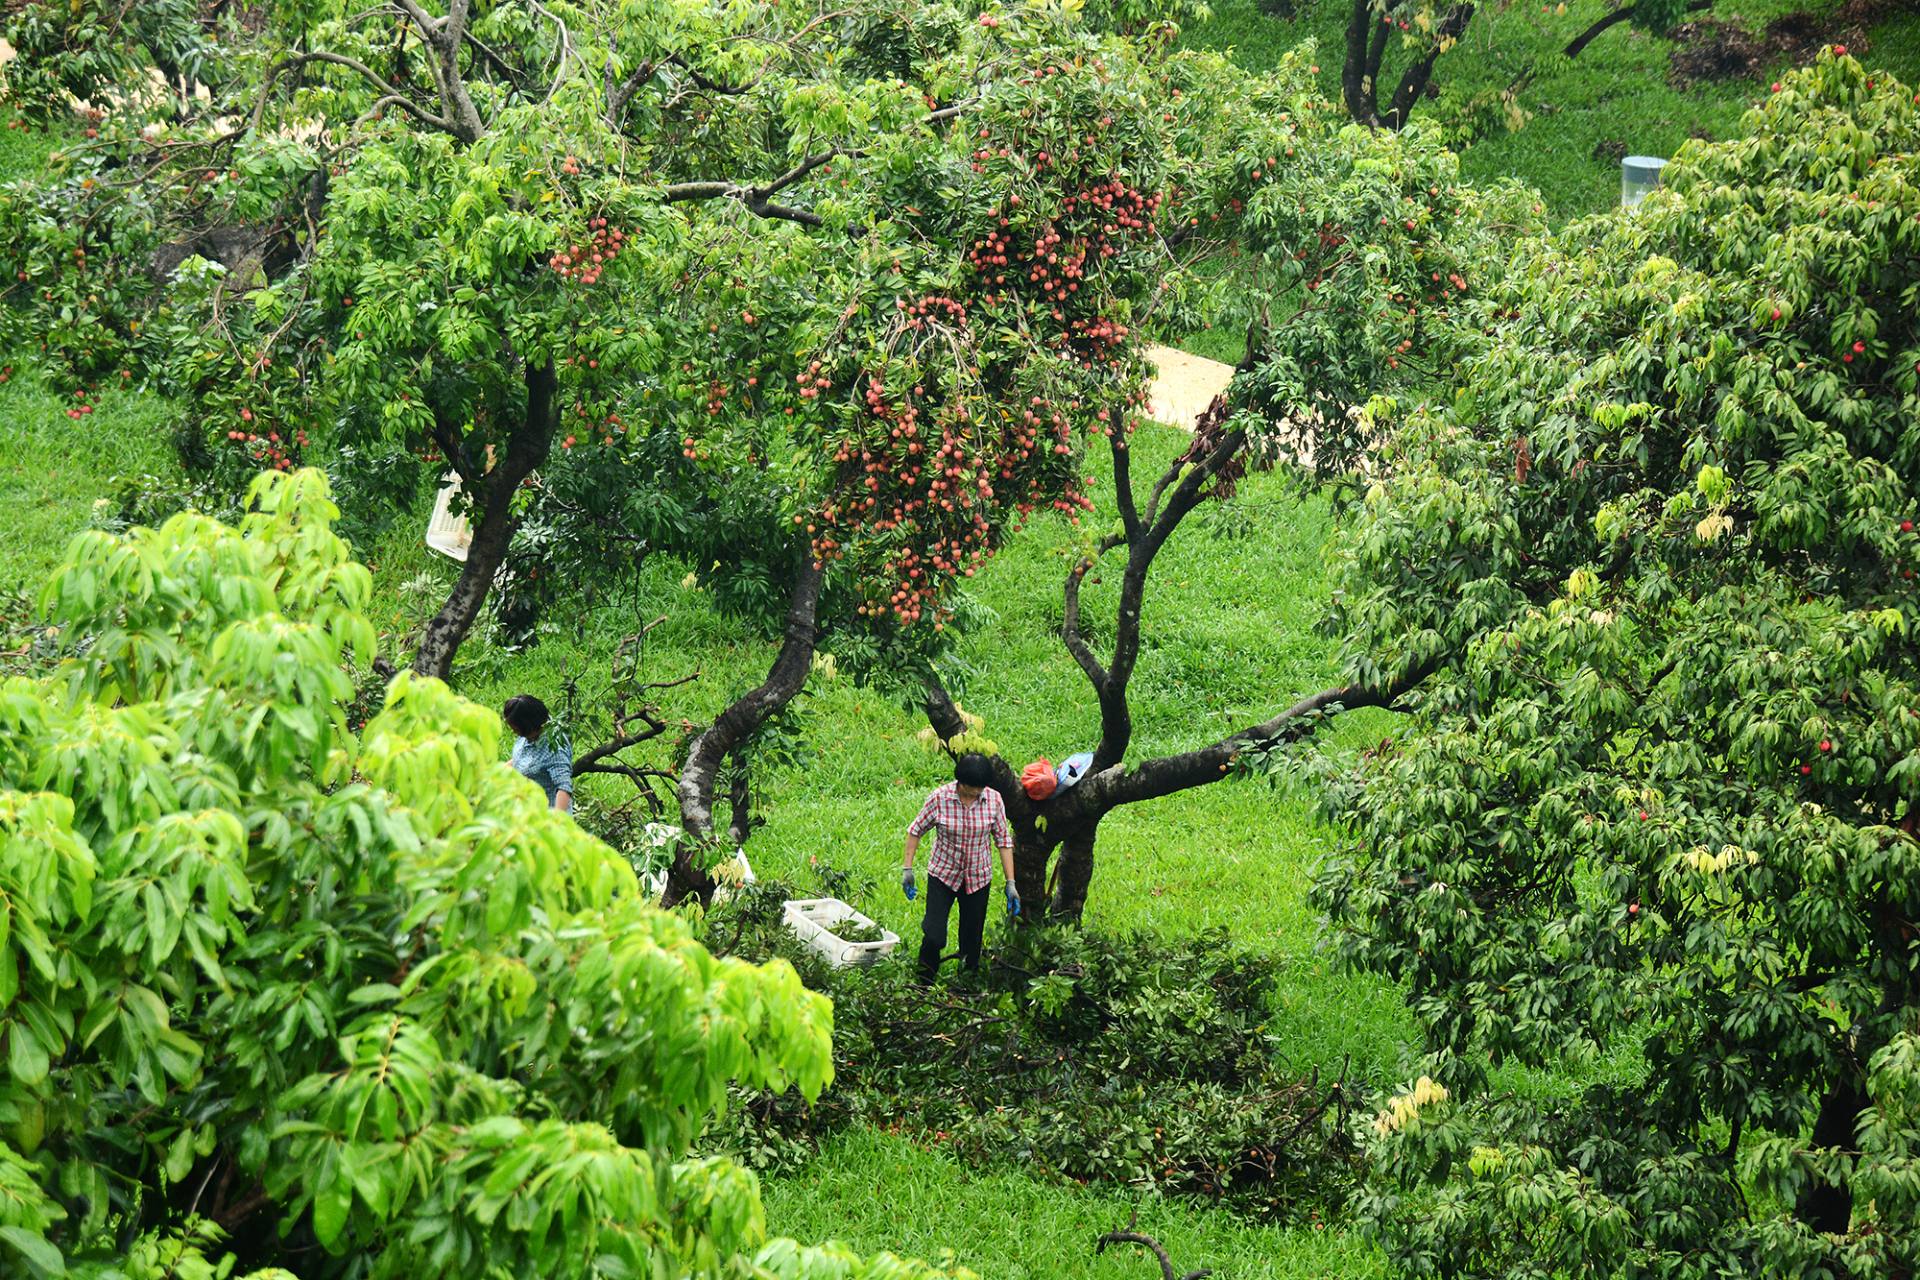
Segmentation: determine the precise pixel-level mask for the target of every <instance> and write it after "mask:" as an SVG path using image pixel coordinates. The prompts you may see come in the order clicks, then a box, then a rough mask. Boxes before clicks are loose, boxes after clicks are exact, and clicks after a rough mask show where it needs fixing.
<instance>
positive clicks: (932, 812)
mask: <svg viewBox="0 0 1920 1280" xmlns="http://www.w3.org/2000/svg"><path fill="white" fill-rule="evenodd" d="M992 780H993V770H992V768H991V767H989V766H988V764H987V761H986V757H984V756H978V755H971V754H970V755H964V756H961V757H960V758H959V759H958V760H955V761H954V762H953V781H952V782H949V783H947V784H945V785H944V786H940V787H936V788H935V789H934V792H933V794H932V795H930V796H928V797H927V802H926V803H925V804H923V805H921V806H920V816H919V817H917V818H915V819H914V820H913V822H912V824H911V825H910V826H908V827H907V849H906V857H905V859H904V861H905V864H906V865H905V866H904V867H902V868H901V871H900V888H901V889H902V890H904V891H905V892H906V895H907V899H908V901H912V899H913V895H914V884H913V855H914V854H915V853H916V852H918V851H919V848H920V837H921V836H924V835H925V834H927V832H929V831H937V832H938V833H939V834H938V835H937V836H936V837H935V839H934V845H933V852H932V853H931V854H929V855H928V857H927V914H926V918H925V920H924V921H923V922H922V923H921V926H920V976H921V977H922V978H923V979H925V980H926V981H928V982H932V981H933V979H934V976H935V974H937V973H938V972H939V969H940V952H941V951H942V950H944V949H945V947H946V945H947V917H948V916H949V915H951V914H952V912H953V904H954V903H955V902H958V903H959V904H960V963H961V965H962V966H963V967H965V968H967V969H978V968H979V967H980V936H981V934H983V933H984V932H985V931H986V924H987V890H988V888H989V887H991V886H992V884H993V862H992V860H991V859H990V858H989V857H988V856H987V843H988V841H989V840H991V841H992V843H993V844H994V845H996V846H998V847H999V850H1000V866H1001V869H1002V870H1003V871H1005V872H1006V877H1007V914H1008V915H1009V916H1017V915H1019V914H1020V894H1019V893H1018V892H1017V891H1016V890H1015V889H1014V887H1013V829H1012V828H1011V827H1009V826H1008V825H1007V807H1006V805H1005V804H1004V803H1003V802H1002V801H1001V799H1000V793H999V792H997V791H992V790H989V789H988V788H987V783H989V782H991V781H992Z"/></svg>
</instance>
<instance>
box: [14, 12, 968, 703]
mask: <svg viewBox="0 0 1920 1280" xmlns="http://www.w3.org/2000/svg"><path fill="white" fill-rule="evenodd" d="M894 8H895V9H897V7H894ZM943 14H944V18H943ZM261 16H263V17H265V18H267V19H270V20H267V21H263V22H260V23H256V24H252V25H248V26H245V27H243V28H241V29H240V30H239V31H237V32H235V33H233V38H234V39H235V40H238V41H241V42H242V45H243V48H242V50H241V51H239V52H236V53H234V54H233V55H232V57H231V59H230V63H231V64H232V65H238V66H240V67H242V68H243V69H244V73H238V72H237V73H235V74H234V75H232V76H230V77H229V78H228V79H227V80H226V81H223V82H222V83H220V84H218V85H216V86H215V88H216V89H217V90H218V92H217V93H216V95H215V98H214V101H212V102H211V103H209V104H208V105H207V106H206V107H205V108H204V109H202V110H200V111H198V112H197V113H196V114H194V115H192V116H190V117H189V118H187V119H185V120H167V121H152V120H146V119H143V118H142V117H141V116H140V115H139V113H138V112H136V111H134V110H132V109H129V110H128V111H126V112H122V113H120V114H118V115H116V117H115V118H114V119H113V120H112V121H111V122H109V123H107V124H106V125H104V126H103V128H102V129H98V130H93V132H94V133H96V134H98V135H99V136H92V137H89V138H87V139H86V140H85V141H84V142H80V143H76V144H74V145H73V146H71V147H63V148H62V149H61V150H60V151H59V152H58V153H56V155H55V156H54V158H53V163H52V164H51V165H50V171H49V173H48V174H47V175H45V177H44V179H42V180H40V181H36V182H33V183H30V184H23V185H21V186H19V187H17V188H15V189H13V190H11V191H9V192H8V193H6V195H5V198H4V199H0V224H4V225H5V226H6V228H7V229H8V230H9V231H10V232H17V233H18V234H17V235H14V236H12V237H10V238H9V241H8V248H7V251H6V255H7V265H8V266H9V267H10V268H12V270H11V271H10V272H9V275H10V276H11V281H10V282H9V283H8V284H7V286H6V294H7V298H8V300H9V301H10V302H12V303H14V304H16V305H17V307H18V308H19V310H18V311H17V313H16V321H15V329H16V331H18V332H21V333H34V334H38V335H39V336H40V338H41V340H42V341H43V342H46V343H48V345H49V351H48V355H49V357H50V360H51V361H52V362H53V363H54V364H55V365H56V366H59V367H60V368H61V372H62V374H63V376H64V377H65V378H67V379H69V380H70V381H71V382H72V383H73V384H74V386H73V389H74V390H75V392H76V396H75V399H76V412H77V413H79V414H80V415H81V416H85V412H86V405H88V404H90V403H91V401H90V394H91V391H92V388H93V387H94V386H95V385H97V382H98V380H99V379H101V378H103V377H107V378H112V377H116V376H121V374H120V371H123V370H128V371H130V370H140V371H141V372H143V373H145V372H148V371H152V372H153V374H154V376H155V378H156V381H157V382H158V383H159V384H160V386H161V387H162V389H164V390H166V391H168V392H170V393H173V394H175V395H176V396H178V397H179V398H180V400H181V402H182V403H183V404H184V405H185V406H186V412H187V414H188V421H187V423H185V424H184V425H185V427H186V430H187V434H188V435H190V436H194V437H196V438H197V440H198V441H199V442H200V443H201V444H202V445H203V446H204V447H206V448H210V449H211V450H213V451H214V452H215V453H219V452H221V451H225V452H226V453H227V454H228V455H229V456H233V457H238V458H243V459H244V460H245V461H246V462H248V463H265V464H268V465H274V466H283V467H291V466H294V465H297V463H298V462H299V461H300V458H301V455H300V453H299V446H300V443H301V436H302V434H305V435H306V436H307V437H308V438H309V439H316V438H320V437H323V436H324V441H325V443H327V444H329V445H337V444H352V445H355V446H356V447H365V446H367V445H368V444H369V443H374V444H380V445H383V446H395V445H397V446H400V447H401V448H403V449H404V450H406V451H408V452H411V453H412V454H413V455H414V456H415V457H417V458H418V459H419V460H420V462H419V465H422V466H426V465H435V466H442V465H443V466H445V467H446V468H447V469H449V470H451V471H452V472H454V473H455V474H456V475H457V476H458V477H459V478H460V480H461V482H462V488H463V492H464V495H465V499H466V501H467V502H469V503H470V504H471V516H472V523H473V528H474V539H473V544H472V547H471V549H470V551H469V555H468V559H467V562H466V565H465V567H464V569H463V571H462V573H461V575H460V578H459V581H458V582H457V583H456V585H455V587H454V589H453V591H452V593H451V594H450V596H449V598H448V599H447V601H446V603H445V605H444V606H443V607H442V608H441V609H440V610H439V612H438V613H437V614H436V616H435V617H434V618H433V619H431V620H430V621H429V622H428V624H427V626H426V628H425V631H424V634H423V636H422V638H421V642H420V646H419V653H418V656H417V659H416V666H417V667H418V669H420V670H421V671H423V672H427V673H435V674H445V673H446V672H447V671H448V670H449V669H450V666H451V662H452V660H453V655H454V653H455V651H456V649H457V646H458V644H459V642H460V640H461V639H462V638H463V637H464V636H465V635H466V633H467V631H468V630H469V629H470V628H471V626H472V625H473V622H474V620H475V618H476V617H477V616H478V614H479V610H480V607H481V604H482V602H483V601H484V598H485V596H486V594H487V591H488V590H489V588H490V586H491V584H492V581H493V579H494V577H495V575H496V573H497V572H498V570H499V568H500V566H501V564H502V563H503V559H504V555H505V552H506V549H507V546H508V545H509V543H510V541H511V538H512V534H513V532H514V530H515V528H516V527H517V524H518V522H519V519H520V517H521V513H522V508H523V506H524V498H523V497H522V491H523V487H524V486H525V485H526V483H527V481H528V480H529V478H530V477H531V476H532V475H533V473H534V472H535V471H536V470H537V469H538V468H539V467H540V466H541V465H542V464H544V463H545V462H546V461H547V460H548V459H549V458H551V457H552V456H553V453H554V451H555V450H556V449H564V448H570V447H572V445H573V444H576V443H578V444H583V445H584V444H586V443H589V442H592V443H599V444H603V445H604V444H606V443H608V442H609V440H612V441H614V442H616V443H617V442H618V441H619V440H620V439H621V438H623V437H625V436H627V435H628V433H629V432H630V431H634V430H638V431H640V432H642V433H644V432H645V431H646V430H647V424H648V418H649V414H648V413H647V412H646V410H648V409H649V407H650V406H649V405H648V404H647V394H648V392H649V390H651V391H653V392H655V393H664V392H665V391H666V389H667V386H666V384H667V377H668V375H669V374H670V373H671V372H672V371H673V370H676V369H678V368H680V367H681V366H682V365H684V364H685V363H687V360H688V359H689V358H693V359H696V360H699V361H701V362H703V363H704V362H705V361H707V360H708V359H709V358H710V357H711V355H712V354H713V353H712V351H711V347H710V345H709V344H708V342H707V339H708V338H709V336H710V335H711V334H712V333H713V332H714V330H713V329H712V326H711V323H710V318H709V317H707V316H705V315H700V316H693V317H690V316H688V315H687V314H686V312H685V311H684V309H681V308H677V307H675V306H673V305H672V304H671V302H670V298H671V295H672V293H673V291H674V290H675V289H676V288H679V287H681V286H682V285H683V284H684V283H685V281H686V280H687V279H689V278H690V273H689V270H688V267H689V262H688V254H689V253H690V252H699V251H701V250H703V249H704V248H706V247H708V246H710V245H711V244H712V243H713V242H714V241H715V239H716V238H718V235H719V233H717V232H715V231H713V230H711V229H701V230H699V231H698V233H697V234H695V229H699V228H703V227H704V225H705V224H706V223H708V222H712V223H714V224H716V225H717V226H719V227H724V228H727V229H729V231H730V233H731V234H732V236H733V240H734V244H735V247H736V249H737V251H738V252H739V253H740V255H741V256H740V258H739V260H738V263H737V265H738V267H739V274H740V275H741V276H742V277H743V279H744V281H745V284H744V289H745V291H746V292H747V293H748V294H749V295H750V296H751V297H750V301H749V303H748V305H747V306H746V307H743V308H741V310H742V312H744V313H746V314H752V312H753V311H755V310H758V311H763V312H766V313H768V314H769V315H773V314H775V313H777V311H778V310H779V308H778V307H777V305H776V304H777V295H778V291H779V290H780V289H782V288H783V287H784V284H785V282H784V281H783V280H782V279H781V278H780V275H779V266H780V264H782V263H785V262H788V261H790V259H791V255H790V254H789V252H788V251H787V248H786V246H785V244H784V242H783V241H782V240H781V239H780V238H778V237H773V238H770V239H769V240H768V241H767V247H766V248H765V249H764V251H762V250H761V249H760V247H759V246H760V244H761V240H760V239H759V238H757V237H754V236H751V235H744V234H741V230H742V228H743V227H746V226H776V225H777V226H780V227H784V228H788V229H791V230H793V231H794V233H795V234H809V235H817V236H820V237H823V238H827V239H829V240H831V241H832V242H833V243H835V244H836V245H839V244H844V243H846V241H847V238H848V237H849V236H852V235H857V234H858V232H859V229H858V228H856V227H852V226H850V224H849V221H848V216H849V215H848V212H847V211H846V210H843V209H840V208H837V207H836V206H835V203H834V193H835V192H836V191H837V190H838V187H837V186H832V185H830V184H833V183H834V182H835V180H836V177H837V174H836V170H835V164H834V162H835V161H836V160H839V159H842V158H853V157H857V156H859V155H860V154H861V153H862V152H863V151H864V150H865V149H866V148H867V146H868V145H869V143H870V140H871V137H872V136H873V135H874V134H875V133H876V132H880V131H893V130H900V129H907V128H912V129H917V130H918V131H919V132H921V133H922V134H927V135H930V136H937V134H938V133H939V132H940V131H942V130H944V129H948V128H951V127H957V126H949V125H948V124H947V123H946V122H947V121H950V120H951V119H952V117H953V116H954V115H956V114H958V113H959V110H960V109H959V108H953V109H949V108H947V107H943V106H942V105H941V103H940V97H939V95H941V94H943V93H945V92H947V91H949V90H954V91H962V92H964V91H966V90H967V88H968V86H967V84H966V82H965V81H964V80H954V81H951V82H941V83H914V84H909V83H908V82H907V81H906V80H905V79H902V78H899V77H895V78H892V79H887V80H879V79H872V78H867V77H865V76H864V75H860V74H843V72H842V70H841V61H840V60H839V59H837V58H835V57H830V56H828V55H829V54H830V53H833V52H834V51H835V50H837V49H838V48H839V46H840V44H841V40H840V36H841V34H842V32H843V29H844V28H846V27H847V26H848V25H849V24H853V23H855V22H856V20H857V19H858V17H859V16H860V15H858V14H857V13H854V12H853V11H849V10H846V9H845V8H844V7H841V8H835V9H833V10H831V11H830V12H829V11H826V10H822V9H819V8H817V7H809V6H792V5H787V6H771V5H769V6H758V5H750V6H736V5H710V6H694V7H692V8H685V9H682V10H676V11H675V14H674V15H673V17H672V19H671V20H670V21H669V20H666V19H665V18H664V17H663V16H662V15H661V14H660V13H659V12H658V11H656V10H653V9H651V8H649V7H647V6H640V5H629V4H621V3H613V2H612V0H598V2H596V3H590V4H577V5H572V4H570V5H556V6H544V5H532V6H524V5H518V4H479V5H475V4H471V3H467V2H465V0H454V2H453V3H450V4H447V5H445V6H444V7H440V8H439V9H437V10H430V9H428V8H425V7H422V6H421V5H418V4H411V3H408V4H401V5H399V6H396V7H393V8H376V9H372V10H368V9H365V8H364V7H362V6H358V5H353V4H345V3H340V4H334V3H320V4H287V5H281V6H278V7H272V8H271V12H269V13H265V14H263V15H261ZM931 17H932V18H934V19H942V20H941V21H930V22H929V24H928V27H927V30H928V34H930V35H939V36H944V37H946V38H948V39H950V40H951V39H957V37H958V35H961V34H965V33H966V32H968V31H969V30H971V29H972V28H971V26H970V25H969V24H964V23H960V22H958V21H955V20H953V19H954V15H952V14H951V13H945V11H942V13H940V14H933V15H931ZM849 43H851V44H854V45H856V46H857V45H858V40H857V39H850V40H849ZM939 48H941V49H942V50H943V51H944V48H945V46H939ZM855 70H856V72H858V71H859V68H855ZM948 70H949V71H951V68H949V69H948ZM140 71H141V68H140V67H139V66H137V65H135V66H132V67H130V68H129V70H128V72H127V74H128V76H130V77H133V78H135V79H137V78H138V76H139V74H140ZM845 181H846V180H845V179H843V178H842V179H838V182H839V185H841V186H844V184H845ZM863 207H865V208H869V209H870V208H872V207H873V204H872V202H871V201H869V202H867V204H866V205H865V206H863ZM763 254H764V256H765V257H766V259H767V261H766V262H761V261H760V260H759V259H760V257H761V256H763ZM693 274H695V275H697V274H698V273H697V272H695V273H693ZM849 283H851V284H857V283H858V282H857V281H853V282H849V280H848V279H847V276H846V273H845V272H844V271H838V272H835V273H834V274H833V276H832V278H831V279H830V280H829V281H828V282H827V284H828V285H833V286H842V285H848V284H849ZM763 291H772V295H773V296H763ZM841 305H842V306H844V305H845V303H844V300H843V301H842V303H841ZM673 320H697V321H698V322H699V327H698V328H691V329H689V330H687V331H686V332H667V331H663V330H662V328H661V327H660V326H661V323H662V322H668V321H673ZM763 331H764V330H763ZM806 336H807V335H802V334H786V335H784V336H783V339H782V340H793V341H798V340H805V338H806ZM676 389H677V388H676ZM658 403H659V401H658V400H657V399H656V400H655V401H654V404H655V405H657V404H658ZM233 469H236V470H237V469H238V468H233Z"/></svg>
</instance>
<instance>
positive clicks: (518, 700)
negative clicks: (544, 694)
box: [500, 693, 547, 742]
mask: <svg viewBox="0 0 1920 1280" xmlns="http://www.w3.org/2000/svg"><path fill="white" fill-rule="evenodd" d="M500 715H501V717H502V718H503V719H504V720H506V722H507V728H509V729H511V730H513V731H514V732H515V733H517V734H519V735H520V736H521V737H523V738H525V739H527V740H528V741H529V742H531V741H533V740H535V739H537V738H538V737H539V736H540V733H541V731H542V730H544V729H545V728H546V727H547V704H546V703H544V702H542V701H540V699H538V698H536V697H534V696H533V695H532V694H530V693H516V694H514V695H513V696H512V697H511V698H508V699H507V705H506V706H504V707H502V708H500Z"/></svg>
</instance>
